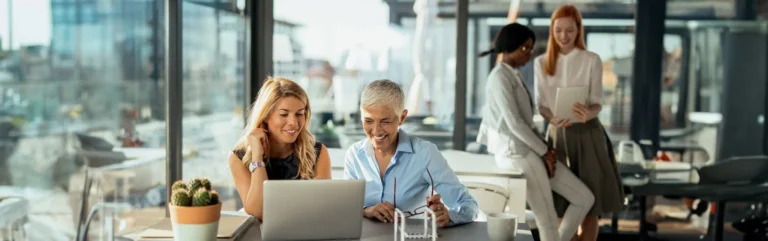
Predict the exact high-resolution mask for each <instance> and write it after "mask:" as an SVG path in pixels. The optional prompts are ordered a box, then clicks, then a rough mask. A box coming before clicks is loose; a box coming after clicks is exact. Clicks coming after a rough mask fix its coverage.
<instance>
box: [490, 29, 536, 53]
mask: <svg viewBox="0 0 768 241" xmlns="http://www.w3.org/2000/svg"><path fill="white" fill-rule="evenodd" d="M528 39H531V40H532V41H533V42H534V43H535V42H536V34H534V33H533V30H531V29H530V28H528V27H526V26H525V25H522V24H519V23H510V24H507V25H506V26H504V27H502V28H501V30H499V32H498V33H497V34H496V38H495V39H494V40H493V47H492V48H491V49H489V50H488V51H485V52H482V53H480V57H482V56H485V55H488V54H491V53H494V52H496V53H506V52H511V51H515V50H517V49H518V48H520V46H522V45H523V44H524V43H525V42H526V41H528Z"/></svg>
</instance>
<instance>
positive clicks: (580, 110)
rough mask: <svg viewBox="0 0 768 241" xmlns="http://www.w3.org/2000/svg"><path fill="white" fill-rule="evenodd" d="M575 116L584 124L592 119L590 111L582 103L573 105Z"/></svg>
mask: <svg viewBox="0 0 768 241" xmlns="http://www.w3.org/2000/svg"><path fill="white" fill-rule="evenodd" d="M573 115H574V116H575V117H576V119H578V120H579V121H581V122H582V123H585V122H587V121H588V120H589V119H592V117H590V115H589V110H588V109H587V107H586V106H584V105H582V104H580V103H576V104H573Z"/></svg>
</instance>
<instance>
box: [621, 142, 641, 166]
mask: <svg viewBox="0 0 768 241" xmlns="http://www.w3.org/2000/svg"><path fill="white" fill-rule="evenodd" d="M618 152H619V159H618V160H617V161H618V162H625V163H632V162H644V161H645V156H643V150H642V149H641V148H640V145H638V144H637V143H635V142H634V141H632V140H624V141H621V142H619V151H618Z"/></svg>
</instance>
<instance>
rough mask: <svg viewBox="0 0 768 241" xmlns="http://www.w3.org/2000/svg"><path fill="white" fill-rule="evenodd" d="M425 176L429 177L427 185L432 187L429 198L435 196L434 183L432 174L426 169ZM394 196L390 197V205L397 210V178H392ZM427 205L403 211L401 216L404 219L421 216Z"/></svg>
mask: <svg viewBox="0 0 768 241" xmlns="http://www.w3.org/2000/svg"><path fill="white" fill-rule="evenodd" d="M427 175H428V176H429V185H430V186H431V187H432V194H431V195H430V197H431V196H434V195H435V181H434V180H432V173H430V172H429V169H427ZM394 179H395V181H394V185H395V186H394V194H393V195H392V205H394V206H395V208H397V177H395V178H394ZM428 205H429V203H427V205H424V206H420V207H417V208H416V209H414V210H413V211H403V214H405V218H410V217H413V216H416V215H419V214H423V213H424V211H425V210H426V209H427V208H428Z"/></svg>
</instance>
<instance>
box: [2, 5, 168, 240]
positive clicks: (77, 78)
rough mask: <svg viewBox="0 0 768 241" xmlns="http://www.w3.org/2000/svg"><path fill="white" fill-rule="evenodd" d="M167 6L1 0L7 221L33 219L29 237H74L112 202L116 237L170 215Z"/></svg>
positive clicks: (98, 223) (96, 233) (98, 231)
mask: <svg viewBox="0 0 768 241" xmlns="http://www.w3.org/2000/svg"><path fill="white" fill-rule="evenodd" d="M162 13H163V1H138V0H137V1H95V0H23V1H19V0H15V1H14V0H0V40H1V41H0V42H2V44H0V143H1V144H2V145H0V148H1V149H0V205H2V206H3V208H0V210H3V211H2V212H6V211H7V210H11V211H13V212H11V213H0V219H10V220H14V221H15V220H19V219H23V218H22V217H26V218H27V226H25V227H26V228H27V230H26V235H27V237H26V239H25V240H73V238H74V237H75V235H76V233H77V230H78V228H79V227H78V225H77V224H78V223H81V222H82V220H84V219H85V218H86V216H85V215H87V214H88V212H89V211H90V210H91V209H98V208H99V207H104V206H103V205H108V206H107V207H110V208H111V209H110V210H113V212H109V211H100V212H97V214H98V215H96V216H95V217H96V220H95V221H94V222H93V224H92V225H91V228H90V230H91V232H90V235H91V236H93V237H94V238H96V237H104V236H103V235H107V232H103V231H104V229H102V228H101V227H103V225H104V224H106V223H107V222H104V220H108V219H111V218H110V216H112V218H114V219H115V220H116V222H115V223H114V225H115V226H114V230H115V233H116V234H117V235H121V234H123V233H127V232H131V230H133V229H135V228H136V227H137V226H140V225H142V224H146V223H151V222H153V221H157V220H159V219H161V218H163V217H164V216H165V208H164V205H165V203H164V200H163V199H164V198H163V197H164V196H165V191H164V190H165V189H164V188H165V166H166V162H165V150H166V149H165V147H164V141H165V120H164V112H163V108H164V105H165V102H164V94H163V93H164V89H163V88H164V82H165V79H164V78H163V75H162V74H161V73H163V62H162V56H163V49H162V46H163V41H162V36H163V33H164V27H163V26H164V25H163V23H162V19H163V14H162ZM11 196H14V197H21V198H8V197H11ZM83 197H85V198H83ZM84 201H85V202H84ZM24 204H26V205H24ZM17 207H18V208H17ZM109 213H114V215H109ZM4 221H5V220H4Z"/></svg>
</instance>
